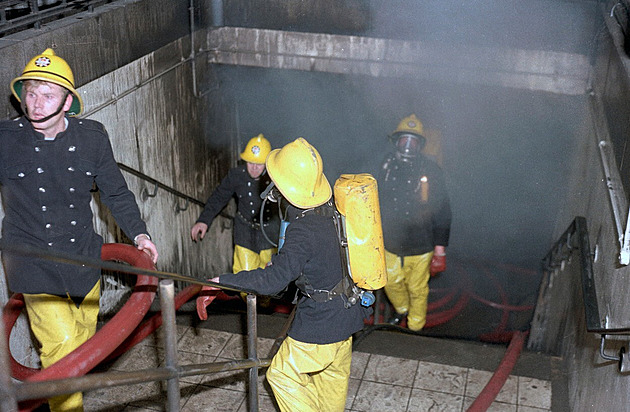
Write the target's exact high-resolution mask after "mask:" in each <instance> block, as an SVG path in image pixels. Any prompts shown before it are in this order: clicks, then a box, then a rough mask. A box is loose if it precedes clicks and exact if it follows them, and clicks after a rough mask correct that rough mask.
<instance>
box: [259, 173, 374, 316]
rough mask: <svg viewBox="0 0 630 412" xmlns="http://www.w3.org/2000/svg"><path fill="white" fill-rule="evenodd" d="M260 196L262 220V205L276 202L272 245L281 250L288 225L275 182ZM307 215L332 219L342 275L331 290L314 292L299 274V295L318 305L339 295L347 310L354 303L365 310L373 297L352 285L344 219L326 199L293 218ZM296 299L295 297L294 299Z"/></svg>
mask: <svg viewBox="0 0 630 412" xmlns="http://www.w3.org/2000/svg"><path fill="white" fill-rule="evenodd" d="M260 197H261V198H262V199H263V203H262V206H261V217H262V211H263V209H264V207H265V202H266V201H267V200H269V201H271V202H276V203H278V209H279V214H280V219H281V220H280V235H279V238H278V239H279V240H278V245H275V244H274V246H277V247H278V251H279V250H280V249H281V248H282V245H283V244H284V239H285V232H286V229H287V227H288V226H289V223H290V222H289V221H288V220H287V219H286V215H287V214H286V213H285V214H283V213H282V208H281V207H280V202H281V199H282V194H281V193H280V191H279V190H278V189H277V188H276V187H275V185H274V183H273V182H271V183H270V184H269V186H267V188H266V189H265V191H264V192H263V193H261V195H260ZM307 214H315V215H318V216H325V217H332V219H333V222H334V223H335V229H336V232H337V238H338V240H339V245H340V252H341V266H342V267H341V271H342V276H341V280H340V281H339V282H338V283H337V284H336V285H335V286H334V287H333V288H332V289H330V290H325V289H315V288H314V287H313V285H312V284H311V283H310V282H309V280H308V278H307V277H306V276H305V275H304V274H303V273H302V274H300V276H299V277H298V278H297V279H296V280H295V285H296V287H297V288H298V290H299V292H301V293H302V294H303V295H304V296H306V297H307V298H311V299H313V300H314V301H315V302H320V303H323V302H328V301H331V300H333V299H334V298H335V297H337V296H341V299H342V300H343V303H344V307H345V308H349V307H351V306H353V305H355V304H356V303H357V302H360V303H361V305H362V306H365V307H369V306H371V305H372V304H374V302H375V300H376V299H375V297H374V294H373V293H372V292H371V291H369V290H365V289H362V288H360V287H358V286H357V285H356V283H355V282H354V280H353V279H352V276H351V270H350V259H349V257H348V256H349V254H348V241H347V237H346V233H345V223H344V217H343V216H342V215H341V214H340V213H339V211H337V209H336V208H335V206H334V203H333V201H332V200H329V201H328V202H326V203H325V204H323V205H321V206H318V207H315V208H310V209H304V210H302V212H301V213H300V214H299V215H298V216H297V217H295V219H300V218H302V217H304V216H306V215H307ZM261 229H262V232H263V235H264V236H265V238H266V239H267V241H269V242H270V243H272V242H271V240H270V239H269V237H268V236H267V234H266V233H265V231H264V229H263V228H261ZM296 300H297V296H296ZM294 303H295V302H294Z"/></svg>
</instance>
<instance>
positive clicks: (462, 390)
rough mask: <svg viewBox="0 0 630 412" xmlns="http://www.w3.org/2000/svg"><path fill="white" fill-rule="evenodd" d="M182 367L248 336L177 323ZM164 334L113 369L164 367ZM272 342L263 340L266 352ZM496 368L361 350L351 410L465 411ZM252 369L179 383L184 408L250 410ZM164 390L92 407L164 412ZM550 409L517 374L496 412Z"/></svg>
mask: <svg viewBox="0 0 630 412" xmlns="http://www.w3.org/2000/svg"><path fill="white" fill-rule="evenodd" d="M178 334H179V338H178V353H179V363H180V365H185V364H192V363H208V362H214V361H217V362H219V361H224V360H229V359H242V358H244V357H245V353H246V352H245V347H244V337H243V336H242V335H239V334H234V333H230V332H225V331H217V330H211V329H202V328H195V327H191V326H178ZM158 341H159V337H158V336H157V335H154V336H151V337H149V338H147V339H145V340H144V341H143V342H142V343H141V344H139V345H137V346H136V347H134V348H133V349H132V350H130V351H129V352H127V353H126V354H124V355H123V356H122V357H121V358H119V359H118V360H117V361H116V362H115V363H113V364H112V365H111V366H110V370H121V371H130V370H139V369H145V368H152V367H156V366H159V365H160V364H161V361H162V359H163V357H162V354H161V352H162V350H161V345H160V343H159V342H158ZM273 342H274V341H273V340H272V339H267V338H260V339H259V346H258V350H259V355H260V356H261V357H264V356H265V355H266V354H267V353H268V352H269V350H270V348H271V346H272V344H273ZM491 375H492V374H491V372H487V371H482V370H476V369H472V368H466V367H460V366H452V365H445V364H440V363H433V362H426V361H418V360H409V359H403V358H400V357H393V356H384V355H378V354H370V353H365V352H356V351H355V352H354V353H353V359H352V372H351V379H350V385H349V390H348V398H347V402H346V409H347V411H379V412H390V411H391V412H396V411H401V412H404V411H457V412H460V411H465V410H466V409H467V408H468V406H470V404H471V403H472V402H473V401H474V399H475V396H476V395H477V394H478V393H479V392H480V391H481V389H482V388H483V387H484V386H485V384H486V382H487V381H488V380H489V379H490V377H491ZM246 377H247V372H246V371H236V372H222V373H219V374H211V375H205V376H194V377H186V378H182V379H181V380H180V387H181V410H182V411H188V412H191V411H238V412H245V411H247V391H246ZM259 394H260V398H259V407H260V411H277V410H278V409H277V407H276V406H275V403H274V400H273V395H272V393H271V391H270V389H269V386H268V384H267V382H266V380H265V376H264V370H263V371H261V372H260V379H259ZM164 404H165V388H164V385H163V384H160V383H149V384H141V385H129V386H120V387H112V388H105V389H101V390H95V391H91V392H87V393H86V394H85V408H86V411H88V412H89V411H122V410H125V411H138V412H141V411H156V410H157V411H163V410H165V406H164ZM550 410H551V384H550V382H549V381H546V380H540V379H534V378H530V377H519V376H510V378H509V379H508V381H507V382H506V384H505V386H504V387H503V389H502V390H501V392H500V393H499V395H498V397H497V399H496V401H495V402H494V403H493V405H492V406H491V408H490V409H489V411H501V412H503V411H505V412H512V411H513V412H535V411H536V412H540V411H550Z"/></svg>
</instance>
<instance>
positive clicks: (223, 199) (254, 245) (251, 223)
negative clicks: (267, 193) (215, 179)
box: [190, 134, 278, 273]
mask: <svg viewBox="0 0 630 412" xmlns="http://www.w3.org/2000/svg"><path fill="white" fill-rule="evenodd" d="M270 151H271V144H270V143H269V141H268V140H267V139H266V138H265V136H263V135H262V134H259V135H258V136H255V137H252V138H251V139H250V140H249V142H248V143H247V146H246V147H245V150H243V152H242V153H241V154H240V158H241V159H242V160H244V161H245V164H242V165H239V166H236V167H234V168H232V169H230V170H229V171H228V174H227V176H225V177H224V178H223V180H222V181H221V183H220V184H219V186H217V188H216V189H215V190H214V191H213V192H212V194H211V195H210V197H209V198H208V200H207V202H206V205H205V207H204V209H203V211H202V212H201V214H200V215H199V218H198V219H197V222H196V223H195V224H194V225H193V227H192V228H191V230H190V236H191V238H192V240H193V241H195V242H196V241H198V240H201V239H203V238H204V236H205V235H206V232H207V230H208V227H209V226H210V223H212V220H213V219H214V218H215V217H216V215H218V214H219V212H220V211H221V210H222V209H223V208H224V207H225V205H226V204H227V203H228V201H229V200H230V199H231V198H233V197H234V198H235V199H236V208H237V211H236V216H235V217H234V232H233V237H234V261H233V264H232V271H233V273H237V272H240V271H242V270H251V269H256V268H262V267H264V266H265V265H266V264H267V262H269V260H271V255H272V254H273V253H275V252H276V249H275V247H274V245H273V244H272V243H270V242H269V241H268V240H267V238H266V237H265V235H266V234H267V236H269V237H274V236H276V237H277V233H278V229H277V228H276V226H277V218H276V217H275V216H274V214H273V212H274V210H275V209H274V208H272V207H271V205H270V204H267V205H266V207H265V208H264V210H263V211H262V227H261V213H260V212H261V210H260V209H261V204H262V199H261V198H260V194H261V193H262V191H263V190H264V189H265V188H266V187H267V186H268V185H269V184H270V183H271V180H270V179H269V175H268V174H267V172H266V170H265V159H267V155H268V154H269V152H270ZM263 230H264V231H265V232H263ZM274 239H276V238H274ZM270 240H272V241H273V239H270Z"/></svg>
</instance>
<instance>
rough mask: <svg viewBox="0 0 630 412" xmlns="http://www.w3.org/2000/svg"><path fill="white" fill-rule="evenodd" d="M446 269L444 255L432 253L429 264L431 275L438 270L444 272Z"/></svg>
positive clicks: (435, 273)
mask: <svg viewBox="0 0 630 412" xmlns="http://www.w3.org/2000/svg"><path fill="white" fill-rule="evenodd" d="M445 270H446V255H435V254H434V255H433V258H432V259H431V266H430V268H429V271H430V272H431V276H435V275H437V274H438V273H440V272H444V271H445Z"/></svg>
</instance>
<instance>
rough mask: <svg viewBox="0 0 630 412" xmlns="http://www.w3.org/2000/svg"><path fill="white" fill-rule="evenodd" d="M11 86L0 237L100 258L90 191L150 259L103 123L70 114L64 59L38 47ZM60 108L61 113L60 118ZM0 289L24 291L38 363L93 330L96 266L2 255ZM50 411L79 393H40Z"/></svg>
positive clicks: (1, 144)
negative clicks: (17, 114) (14, 105)
mask: <svg viewBox="0 0 630 412" xmlns="http://www.w3.org/2000/svg"><path fill="white" fill-rule="evenodd" d="M11 91H12V92H13V94H14V95H15V97H16V98H17V100H18V101H19V102H20V103H21V104H22V110H23V112H24V117H21V118H18V119H16V120H14V121H3V122H0V184H1V185H2V200H3V202H4V206H5V209H4V212H5V217H4V220H3V223H2V242H3V244H9V245H24V246H28V247H32V248H38V249H43V250H50V251H52V252H57V251H58V252H64V253H73V254H78V255H83V256H87V257H90V258H97V259H100V257H101V246H102V244H103V239H102V238H101V236H99V235H98V234H96V233H95V232H94V228H93V224H92V210H91V208H90V202H91V200H92V193H91V190H92V189H93V186H94V184H96V187H97V188H98V190H99V191H100V199H101V201H102V202H103V203H104V204H105V205H106V206H107V207H108V208H109V210H110V211H111V213H112V215H113V216H114V218H115V219H116V222H117V223H118V224H119V226H120V227H121V229H122V230H123V231H124V232H125V233H126V234H127V236H129V238H130V239H134V243H135V244H136V245H137V247H138V249H140V250H144V251H146V252H147V253H149V254H150V255H151V256H152V259H153V262H156V261H157V257H158V253H157V250H156V248H155V245H154V244H153V242H151V240H150V238H149V235H148V234H147V228H146V225H145V223H144V222H143V221H142V219H141V217H140V211H139V210H138V206H137V204H136V202H135V197H134V195H133V193H132V192H131V191H129V189H128V188H127V184H126V183H125V180H124V178H123V176H122V174H121V173H120V170H119V168H118V165H117V164H116V161H115V160H114V156H113V153H112V147H111V144H110V142H109V138H108V135H107V133H106V131H105V129H104V127H103V125H102V124H100V123H98V122H95V121H92V120H87V119H82V120H81V119H77V118H74V117H67V116H76V115H78V114H80V113H81V111H82V108H83V107H82V106H83V104H82V101H81V98H80V96H79V94H78V93H77V91H76V90H75V88H74V77H73V74H72V71H71V69H70V66H68V64H67V63H66V61H65V60H63V59H62V58H60V57H58V56H56V55H55V53H54V51H53V50H52V49H46V50H45V51H44V52H43V53H42V54H40V55H38V56H35V57H34V58H33V59H32V60H31V61H30V62H29V63H28V64H27V65H26V67H25V68H24V71H23V73H22V75H21V76H19V77H17V78H15V79H14V80H13V81H12V82H11ZM66 115H67V116H66ZM3 260H4V267H5V272H6V275H7V280H8V285H9V289H10V290H11V291H12V292H16V293H23V294H24V301H25V304H26V311H27V313H28V319H29V323H30V326H31V330H32V332H33V335H34V336H35V337H36V338H37V340H38V341H39V343H40V345H41V349H40V359H41V364H42V367H44V368H46V367H48V366H50V365H52V364H53V363H55V362H56V361H57V360H59V359H61V358H63V357H64V356H66V355H67V354H68V353H70V352H72V351H73V350H74V349H75V348H77V347H79V346H80V345H81V344H82V343H83V342H85V341H86V340H88V339H89V338H90V337H91V336H92V335H94V333H95V332H96V324H97V315H98V311H99V297H100V275H101V271H100V269H99V268H93V267H87V266H77V265H71V264H63V263H56V262H52V261H50V260H46V259H43V258H33V257H30V256H28V257H27V256H22V255H18V254H15V253H14V254H11V253H4V254H3ZM49 404H50V409H51V410H53V411H57V410H63V411H65V410H72V411H77V410H83V405H82V404H83V402H82V395H81V393H76V394H72V395H62V396H58V397H55V398H52V399H50V400H49Z"/></svg>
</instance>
